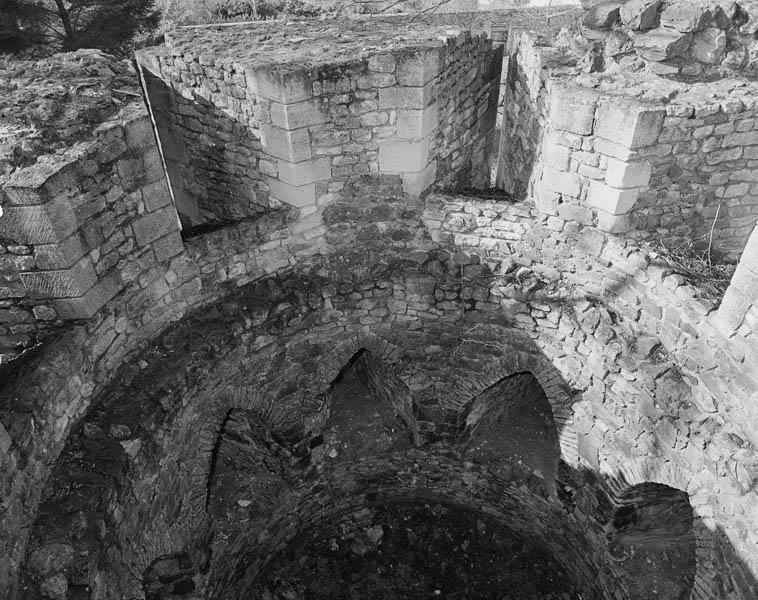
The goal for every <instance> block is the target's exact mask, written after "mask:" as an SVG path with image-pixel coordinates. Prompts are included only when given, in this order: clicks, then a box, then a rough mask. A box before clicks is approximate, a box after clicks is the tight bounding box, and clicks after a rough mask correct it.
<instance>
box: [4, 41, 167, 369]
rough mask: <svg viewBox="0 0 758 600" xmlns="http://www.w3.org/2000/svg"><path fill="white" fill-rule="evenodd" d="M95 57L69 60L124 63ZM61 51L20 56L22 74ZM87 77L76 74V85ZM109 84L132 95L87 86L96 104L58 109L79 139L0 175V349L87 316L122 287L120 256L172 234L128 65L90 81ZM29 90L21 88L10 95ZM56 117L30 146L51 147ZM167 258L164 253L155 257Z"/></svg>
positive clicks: (86, 72) (91, 72)
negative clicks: (36, 57)
mask: <svg viewBox="0 0 758 600" xmlns="http://www.w3.org/2000/svg"><path fill="white" fill-rule="evenodd" d="M93 56H94V58H92V57H90V54H88V53H83V52H79V53H75V54H73V55H71V56H70V57H69V68H72V66H71V65H77V67H78V69H79V70H78V71H77V74H78V76H79V77H82V76H90V77H91V78H92V77H94V76H95V75H96V74H97V73H100V72H101V71H102V72H105V70H107V69H109V68H111V67H112V69H114V70H115V71H116V72H117V73H121V72H122V71H123V70H124V69H125V67H124V65H122V63H120V62H117V61H115V60H113V59H112V58H109V57H107V56H106V55H102V54H99V53H95V54H94V55H93ZM95 59H97V60H95ZM60 60H61V59H60V57H54V58H52V59H50V60H49V61H47V62H45V61H40V62H38V63H33V64H31V65H28V69H27V70H26V71H25V76H26V77H29V78H32V77H33V75H34V74H35V73H37V74H40V75H43V74H44V76H45V77H50V74H49V73H50V72H51V71H54V70H55V69H56V68H57V67H56V65H57V63H58V62H60ZM92 61H94V63H92ZM108 65H110V67H109V66H108ZM61 75H63V73H61ZM77 81H79V80H78V79H77V78H76V77H74V78H73V79H72V80H71V82H66V84H65V85H72V84H73V83H75V82H77ZM88 81H90V79H87V80H86V81H84V82H81V81H79V85H80V87H81V86H83V85H84V86H86V85H88V84H87V82H88ZM127 83H128V84H129V85H127ZM92 85H95V83H94V79H93V80H92ZM108 85H112V86H118V85H123V86H124V87H123V88H117V90H118V92H120V93H121V94H129V95H127V96H126V97H127V98H128V99H129V100H130V103H128V104H127V105H126V106H123V102H121V105H122V106H121V109H120V110H118V109H117V108H115V106H118V105H116V104H115V102H113V103H112V105H111V106H110V107H108V106H101V105H103V104H104V103H105V98H104V95H105V92H104V91H102V90H100V89H98V90H97V93H96V92H95V91H93V92H92V93H93V96H92V98H91V99H90V100H89V102H90V103H94V104H95V105H96V106H97V107H100V108H99V110H95V108H92V109H91V110H90V112H88V113H87V112H86V111H84V113H83V114H80V115H78V117H77V115H76V114H67V115H66V116H65V120H66V122H67V123H69V125H70V127H72V128H74V130H75V131H76V133H77V134H79V135H82V136H84V139H83V141H81V142H80V143H78V144H76V145H75V146H73V147H71V148H68V149H63V150H59V151H57V152H56V153H53V154H50V155H43V156H41V157H39V158H38V160H37V162H36V163H34V164H26V163H19V164H18V165H16V167H15V168H14V170H13V171H12V172H11V173H9V174H8V175H7V176H5V177H4V178H3V180H2V182H0V205H1V206H2V210H3V215H2V216H1V217H0V306H2V309H1V311H0V356H5V357H6V358H8V357H10V356H12V355H13V354H15V353H16V352H18V351H19V350H21V349H23V348H25V347H29V346H32V345H34V344H35V343H36V342H37V341H38V340H39V339H41V338H42V337H44V335H45V332H48V331H51V330H54V329H57V328H60V327H61V326H62V321H61V319H77V318H87V317H90V316H92V315H93V314H94V313H95V312H96V311H97V310H98V309H99V308H100V307H101V306H102V305H103V304H105V303H106V302H107V301H108V300H110V299H111V298H112V297H113V296H114V295H115V294H116V293H117V292H118V291H119V290H120V289H121V288H122V287H123V280H122V272H123V271H122V270H123V269H124V267H125V265H126V264H127V263H128V262H130V261H132V260H146V259H147V258H148V257H152V256H153V248H154V247H157V246H161V247H165V246H166V240H167V239H170V238H171V236H176V235H177V234H178V231H179V225H178V221H177V219H176V214H175V211H174V210H173V208H171V209H169V208H165V207H166V206H167V205H168V204H170V202H171V198H170V196H169V195H168V192H167V190H166V185H165V179H164V174H163V171H162V168H161V163H160V157H159V154H158V152H157V148H156V146H155V138H154V137H153V134H152V127H151V125H150V119H149V117H148V116H147V114H146V112H145V110H144V108H143V107H142V106H141V105H140V104H139V102H138V101H135V98H134V96H135V95H136V94H134V93H133V92H132V91H131V89H135V88H137V86H136V81H135V79H134V76H133V73H130V72H129V71H127V72H126V73H121V75H120V78H119V79H117V80H115V81H112V80H104V81H103V82H99V81H98V83H97V86H98V87H100V86H102V87H107V86H108ZM77 89H79V88H77ZM137 89H138V88H137ZM108 91H109V93H110V94H111V95H112V96H113V97H116V96H117V93H118V92H113V91H111V90H108ZM27 92H28V90H26V89H19V90H16V95H18V94H25V93H27ZM14 97H15V96H14ZM122 97H123V96H122ZM110 98H111V96H108V97H107V99H108V100H110ZM83 102H84V101H83ZM114 105H115V106H114ZM86 106H87V105H86V103H85V104H82V105H80V106H79V109H80V110H83V107H84V108H86ZM71 110H73V108H72V107H68V108H66V111H68V112H69V113H70V112H71ZM40 118H41V117H40ZM56 119H58V120H57V121H55V120H54V121H50V122H45V123H44V125H43V124H42V122H41V121H40V122H38V123H37V125H36V126H37V127H38V129H39V130H40V131H41V132H42V134H44V135H43V136H42V140H41V141H40V145H39V146H35V148H36V150H35V152H36V153H38V154H40V153H42V152H43V148H45V147H46V148H48V149H49V150H51V151H54V150H55V149H56V148H57V145H58V144H57V142H56V141H55V140H56V139H58V138H57V136H58V135H63V133H64V132H61V131H59V132H57V133H55V137H51V136H53V133H51V132H49V129H50V128H53V127H54V126H55V125H56V124H57V123H58V122H59V121H60V120H61V119H64V117H63V116H61V115H60V114H59V115H57V117H56ZM99 119H102V120H103V121H102V122H98V120H99ZM45 132H48V133H47V134H45ZM42 134H41V135H42ZM45 136H47V137H45ZM180 250H181V247H179V248H176V249H175V250H174V252H173V254H170V253H169V254H170V255H174V254H176V253H177V252H179V251H180ZM169 257H170V256H166V255H165V253H164V255H163V256H162V257H161V258H160V259H159V260H165V259H167V258H169ZM0 360H2V359H0Z"/></svg>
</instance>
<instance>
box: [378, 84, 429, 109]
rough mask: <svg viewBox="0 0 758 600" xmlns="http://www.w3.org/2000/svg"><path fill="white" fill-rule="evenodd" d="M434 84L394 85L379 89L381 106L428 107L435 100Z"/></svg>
mask: <svg viewBox="0 0 758 600" xmlns="http://www.w3.org/2000/svg"><path fill="white" fill-rule="evenodd" d="M433 92H434V86H433V85H432V84H430V83H429V84H427V85H425V86H422V87H409V86H402V85H393V86H392V87H386V88H381V89H380V90H379V108H426V107H427V106H428V105H429V104H431V103H432V100H433Z"/></svg>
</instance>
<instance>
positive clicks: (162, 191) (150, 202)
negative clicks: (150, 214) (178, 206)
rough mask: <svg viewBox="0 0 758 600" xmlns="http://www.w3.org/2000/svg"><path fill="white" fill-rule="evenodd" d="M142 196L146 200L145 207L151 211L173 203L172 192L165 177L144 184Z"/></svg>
mask: <svg viewBox="0 0 758 600" xmlns="http://www.w3.org/2000/svg"><path fill="white" fill-rule="evenodd" d="M142 198H143V199H144V201H145V208H147V210H149V211H154V210H158V209H159V208H163V207H164V206H168V205H169V204H171V192H170V191H169V189H168V184H167V182H166V180H165V178H164V179H161V180H160V181H156V182H155V183H150V184H148V185H146V186H144V187H143V188H142Z"/></svg>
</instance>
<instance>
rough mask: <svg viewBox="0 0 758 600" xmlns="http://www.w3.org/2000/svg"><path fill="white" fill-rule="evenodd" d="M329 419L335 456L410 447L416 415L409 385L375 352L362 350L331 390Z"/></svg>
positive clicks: (327, 436) (327, 445)
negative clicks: (414, 416)
mask: <svg viewBox="0 0 758 600" xmlns="http://www.w3.org/2000/svg"><path fill="white" fill-rule="evenodd" d="M327 406H328V411H329V418H328V422H327V427H326V429H325V431H324V450H325V452H326V454H327V457H328V458H329V459H333V460H334V459H338V460H355V459H357V458H360V457H361V456H364V455H366V454H370V455H376V454H379V453H382V452H386V451H388V450H397V449H402V448H410V447H411V446H412V445H413V443H414V439H415V420H414V418H413V407H412V401H411V399H410V393H409V391H408V388H407V387H406V386H405V384H404V383H403V382H402V381H400V379H399V378H398V377H397V376H396V375H394V374H393V373H392V372H391V371H390V370H389V369H388V368H387V367H386V366H385V365H384V364H382V362H381V361H380V360H379V359H378V358H376V357H375V356H374V355H373V354H372V353H371V352H369V351H367V350H365V349H361V350H359V351H358V352H357V353H356V354H355V355H354V356H353V357H352V358H351V359H350V360H349V361H348V363H347V364H346V365H345V367H343V369H342V370H341V371H340V373H339V375H338V376H337V378H336V379H335V380H334V382H332V386H331V388H330V390H329V392H328V394H327Z"/></svg>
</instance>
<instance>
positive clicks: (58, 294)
mask: <svg viewBox="0 0 758 600" xmlns="http://www.w3.org/2000/svg"><path fill="white" fill-rule="evenodd" d="M20 277H21V283H23V284H24V287H25V288H26V289H27V290H29V295H30V296H35V297H42V298H72V297H75V296H82V295H83V294H85V293H86V292H87V290H89V289H90V288H91V287H92V286H93V285H95V282H97V275H95V268H94V267H93V266H92V261H90V259H89V258H88V257H86V256H85V257H83V258H82V259H81V260H79V262H77V263H76V264H75V265H74V266H73V267H71V268H70V269H61V270H59V271H36V272H32V273H21V275H20Z"/></svg>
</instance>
